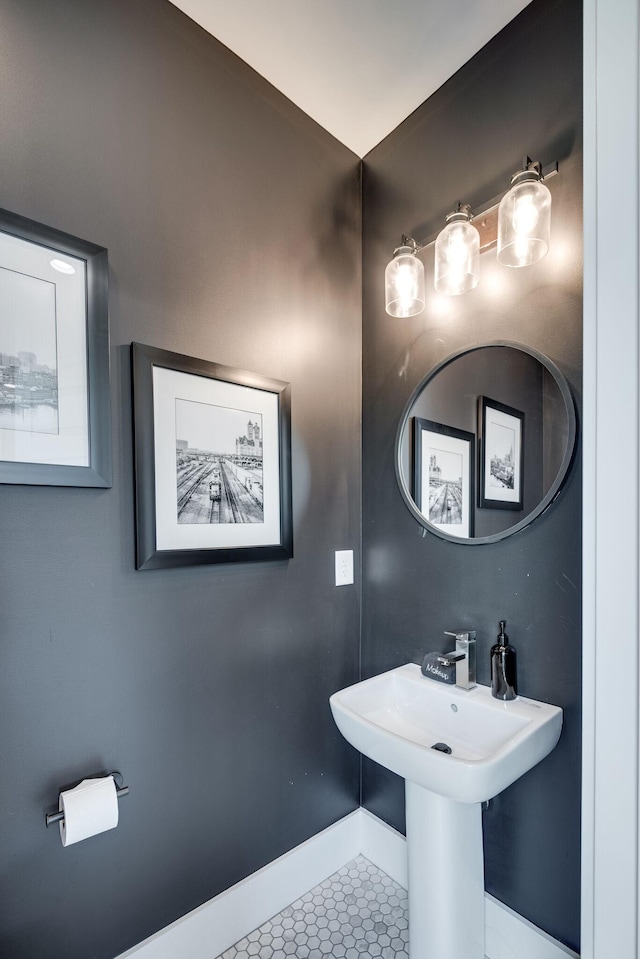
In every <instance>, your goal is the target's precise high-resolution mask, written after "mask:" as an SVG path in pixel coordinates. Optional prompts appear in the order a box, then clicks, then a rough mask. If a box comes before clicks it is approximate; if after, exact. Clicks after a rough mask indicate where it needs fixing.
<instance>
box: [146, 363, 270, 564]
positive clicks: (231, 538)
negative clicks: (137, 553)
mask: <svg viewBox="0 0 640 959" xmlns="http://www.w3.org/2000/svg"><path fill="white" fill-rule="evenodd" d="M177 400H187V401H190V402H192V403H200V404H205V405H206V406H208V407H210V408H211V407H218V408H225V409H227V410H234V411H246V413H247V418H248V419H249V418H251V416H255V417H257V416H259V417H261V431H262V439H263V464H262V470H263V508H264V519H263V522H262V523H255V522H253V523H220V524H212V523H206V524H197V523H196V524H181V523H178V516H177V508H176V503H177V495H178V492H177V478H176V442H177V440H181V439H184V438H183V437H181V436H178V435H177V434H176V401H177ZM153 431H154V467H155V524H156V527H155V535H156V548H157V550H158V551H167V550H205V549H233V548H243V547H254V546H271V545H277V544H279V543H280V541H281V516H280V436H279V409H278V396H277V394H275V393H271V392H268V391H265V390H261V389H255V388H253V387H249V386H241V385H238V384H236V383H228V382H225V381H223V380H218V379H213V378H209V377H207V376H200V375H197V374H191V373H184V372H181V371H178V370H172V369H167V368H165V367H161V366H154V367H153Z"/></svg>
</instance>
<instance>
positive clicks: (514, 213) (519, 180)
mask: <svg viewBox="0 0 640 959" xmlns="http://www.w3.org/2000/svg"><path fill="white" fill-rule="evenodd" d="M557 172H558V164H557V163H551V164H549V165H548V166H547V167H545V169H544V170H543V168H542V165H541V164H540V163H539V162H538V161H532V160H530V159H529V157H525V158H524V159H523V161H522V169H521V170H518V172H517V173H514V174H513V176H512V177H511V188H510V190H509V191H508V193H506V194H505V195H504V196H503V197H502V198H501V199H500V198H499V197H495V198H494V199H493V200H490V201H489V202H488V203H486V204H484V205H483V207H482V208H481V210H480V211H476V213H475V214H474V213H473V212H472V210H471V207H470V206H469V205H468V204H467V203H457V204H456V208H455V210H454V211H453V212H452V213H449V215H448V216H447V217H446V221H445V227H444V229H443V230H441V231H440V233H438V235H437V237H436V238H435V262H434V286H435V288H436V290H437V292H438V293H443V294H445V295H446V296H458V295H460V294H461V293H468V292H469V291H470V290H473V289H475V287H476V286H477V285H478V282H479V279H480V253H481V252H482V251H483V250H486V249H489V248H490V247H492V246H493V245H494V244H495V242H496V238H497V255H498V262H499V263H502V264H503V265H504V266H511V267H520V266H531V265H532V264H533V263H537V261H538V260H541V259H542V257H543V256H545V255H546V253H547V251H548V249H549V236H550V228H551V194H550V192H549V190H548V188H547V187H546V186H545V185H544V183H543V182H542V181H543V179H545V178H548V177H550V176H553V175H554V174H555V173H557ZM496 219H497V227H496ZM472 220H475V221H476V222H478V224H479V227H480V228H479V229H478V228H477V227H476V226H475V224H474V223H472V222H471V221H472ZM496 234H497V237H496ZM432 242H433V239H432V238H430V239H428V240H425V241H424V242H423V243H416V241H415V240H414V239H413V238H412V237H410V236H405V235H403V237H402V242H401V245H400V246H399V247H397V248H396V249H395V250H394V252H393V257H392V259H391V261H390V262H389V263H388V264H387V268H386V270H385V306H386V310H387V313H389V314H390V315H391V316H402V317H406V316H415V315H416V314H417V313H421V312H422V310H423V309H424V305H425V284H424V266H423V264H422V261H421V260H420V259H419V258H418V253H419V252H420V250H422V249H424V248H425V247H426V246H429V245H430V243H432Z"/></svg>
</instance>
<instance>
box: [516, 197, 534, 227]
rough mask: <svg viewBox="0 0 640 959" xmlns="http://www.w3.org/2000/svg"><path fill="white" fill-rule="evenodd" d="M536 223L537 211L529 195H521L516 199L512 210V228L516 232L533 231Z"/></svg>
mask: <svg viewBox="0 0 640 959" xmlns="http://www.w3.org/2000/svg"><path fill="white" fill-rule="evenodd" d="M537 223H538V211H537V209H536V206H535V204H534V202H533V197H532V196H530V195H528V194H527V195H525V196H521V197H519V198H518V199H517V200H516V204H515V209H514V211H513V229H514V230H515V231H516V233H519V234H523V233H527V234H528V233H533V231H534V230H535V228H536V225H537Z"/></svg>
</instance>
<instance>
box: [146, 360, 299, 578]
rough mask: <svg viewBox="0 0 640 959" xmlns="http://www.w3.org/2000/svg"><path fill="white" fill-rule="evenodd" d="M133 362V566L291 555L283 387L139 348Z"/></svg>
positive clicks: (287, 398) (287, 413) (286, 394)
mask: <svg viewBox="0 0 640 959" xmlns="http://www.w3.org/2000/svg"><path fill="white" fill-rule="evenodd" d="M131 357H132V359H131V364H132V382H133V419H134V459H135V500H136V534H137V535H136V568H137V569H140V570H148V569H162V568H166V567H175V566H194V565H201V564H209V563H235V562H254V561H263V560H286V559H289V558H290V557H291V556H293V521H292V505H291V388H290V385H289V383H286V382H284V381H282V380H276V379H271V378H269V377H266V376H262V375H260V374H257V373H250V372H248V371H246V370H239V369H235V368H232V367H229V366H223V365H221V364H219V363H213V362H209V361H208V360H202V359H196V358H194V357H191V356H184V355H182V354H179V353H170V352H168V351H166V350H161V349H157V348H155V347H152V346H145V345H143V344H141V343H133V344H132V347H131ZM244 424H246V432H245V433H242V434H241V435H238V432H239V431H240V430H241V429H244V428H245V427H244ZM183 433H184V434H185V435H184V436H183V435H181V434H183ZM186 434H190V435H186ZM234 436H235V439H234V438H233V437H234ZM191 444H193V445H191ZM234 444H235V448H234ZM207 447H209V448H207ZM211 447H214V448H211ZM172 457H173V458H172ZM260 509H261V510H262V513H260ZM174 514H175V515H174ZM260 516H262V518H260Z"/></svg>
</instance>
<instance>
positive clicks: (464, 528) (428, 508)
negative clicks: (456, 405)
mask: <svg viewBox="0 0 640 959" xmlns="http://www.w3.org/2000/svg"><path fill="white" fill-rule="evenodd" d="M474 475H475V436H474V434H473V433H469V432H467V431H466V430H459V429H456V428H455V427H452V426H445V425H444V424H442V423H434V422H433V421H432V420H426V419H422V418H421V417H418V416H414V417H413V498H414V501H415V503H416V505H417V507H418V509H419V510H420V511H421V513H422V514H423V515H424V516H425V517H426V518H427V519H428V520H429V522H430V523H431V524H432V525H433V526H435V527H437V529H441V530H444V531H445V532H446V533H449V534H450V535H451V536H459V537H460V538H461V539H467V538H468V537H469V536H473V508H474V503H475V495H474V488H473V487H474Z"/></svg>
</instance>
